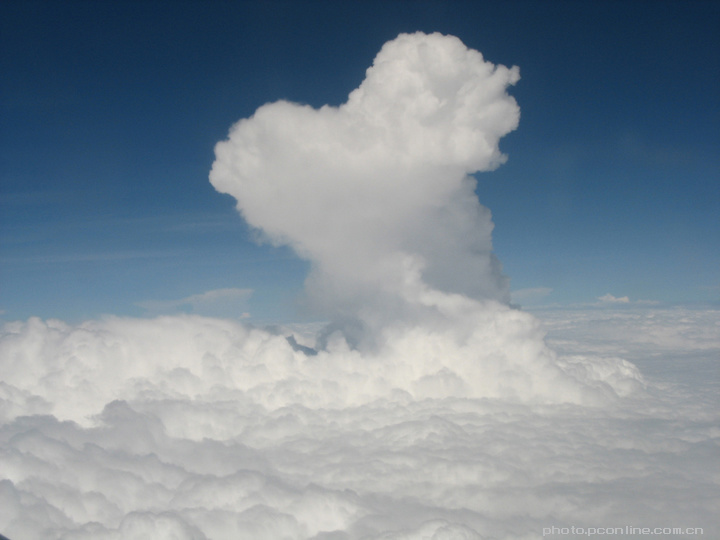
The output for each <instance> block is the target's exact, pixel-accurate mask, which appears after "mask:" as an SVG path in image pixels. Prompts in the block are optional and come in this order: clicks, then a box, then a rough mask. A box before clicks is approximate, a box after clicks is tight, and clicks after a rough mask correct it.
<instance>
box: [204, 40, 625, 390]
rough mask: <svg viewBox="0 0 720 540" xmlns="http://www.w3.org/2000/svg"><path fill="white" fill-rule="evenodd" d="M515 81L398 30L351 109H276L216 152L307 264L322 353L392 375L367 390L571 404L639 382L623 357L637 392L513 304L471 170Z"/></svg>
mask: <svg viewBox="0 0 720 540" xmlns="http://www.w3.org/2000/svg"><path fill="white" fill-rule="evenodd" d="M518 79H519V75H518V69H517V68H506V67H504V66H495V65H493V64H491V63H490V62H487V61H486V60H485V59H484V58H483V56H482V55H481V54H480V53H479V52H477V51H473V50H470V49H468V48H467V47H465V45H464V44H463V43H462V42H461V41H460V40H459V39H457V38H455V37H451V36H443V35H440V34H431V35H427V34H423V33H416V34H402V35H400V36H399V37H398V38H397V39H395V40H393V41H391V42H389V43H386V44H385V45H384V46H383V48H382V49H381V51H380V52H379V53H378V55H377V57H376V58H375V60H374V62H373V65H372V66H371V67H370V68H369V69H368V70H367V73H366V77H365V80H364V81H363V82H362V83H361V84H360V86H359V88H357V89H356V90H353V91H352V92H351V93H350V94H349V96H348V100H347V102H346V103H344V104H343V105H341V106H339V107H330V106H325V107H322V108H320V109H313V108H311V107H308V106H302V105H298V104H293V103H288V102H285V101H281V102H276V103H271V104H268V105H265V106H263V107H261V108H259V109H258V110H257V111H256V112H255V114H254V115H253V116H252V117H251V118H248V119H244V120H241V121H239V122H238V123H237V124H235V125H234V126H233V128H232V129H231V131H230V135H229V138H228V140H226V141H223V142H221V143H219V144H218V145H217V146H216V149H215V154H216V160H215V163H214V164H213V167H212V171H211V173H210V181H211V182H212V184H213V185H214V186H215V188H216V189H218V190H219V191H221V192H224V193H229V194H230V195H232V196H233V197H235V198H236V199H237V201H238V203H237V206H238V209H239V211H240V212H241V213H242V215H243V216H244V217H245V219H246V220H247V221H248V223H250V224H251V225H253V226H254V227H256V228H257V229H259V230H260V231H261V233H262V234H264V235H265V236H266V238H267V239H268V240H269V241H271V242H275V243H278V244H287V245H289V246H290V247H292V248H293V249H294V250H295V251H296V252H297V253H298V254H299V255H300V256H301V257H304V258H306V259H308V260H310V261H311V263H312V270H311V273H310V275H309V277H308V279H307V283H306V289H307V298H308V301H309V303H310V304H311V305H313V306H314V307H315V308H317V309H319V310H320V313H322V314H323V315H324V316H326V317H328V318H329V319H330V320H331V321H332V322H331V324H330V325H329V326H328V328H327V330H326V332H325V334H324V335H321V336H320V338H319V340H318V342H317V344H316V345H317V346H318V347H319V348H320V349H323V350H324V351H325V352H326V354H329V355H330V357H332V358H337V357H338V356H347V357H349V358H355V360H353V362H357V363H358V364H367V363H368V358H373V359H374V360H373V361H374V362H375V363H376V364H377V365H378V366H379V367H378V368H375V369H374V370H373V373H375V374H377V375H378V380H383V381H387V382H386V383H385V384H384V385H383V384H380V386H377V385H374V386H373V390H372V392H377V391H379V390H380V388H382V387H387V388H386V389H390V388H399V389H401V390H403V391H407V392H410V394H411V395H413V396H415V397H419V396H434V397H435V396H439V395H447V394H451V395H455V396H457V395H466V396H475V397H479V396H485V397H510V398H512V399H519V400H533V399H539V400H546V401H573V402H578V401H594V400H597V399H601V394H606V393H607V392H606V391H609V393H610V394H612V393H620V394H622V393H624V392H625V391H626V387H627V386H632V383H637V382H638V380H639V375H638V374H637V373H632V370H630V371H628V370H627V369H626V366H624V365H621V364H620V363H618V364H617V365H616V372H617V374H622V375H621V376H619V377H618V379H622V378H623V377H626V376H629V377H630V379H631V380H632V381H631V383H629V384H628V385H625V384H622V385H620V386H618V385H616V384H614V383H610V382H609V381H611V380H615V379H614V376H607V377H605V376H602V377H600V378H599V379H598V378H597V377H596V375H597V373H596V372H594V371H593V370H592V369H586V368H585V367H584V366H580V365H568V364H566V363H564V362H562V361H558V360H557V359H556V357H555V355H554V353H553V352H552V351H550V350H549V349H548V348H547V347H545V345H544V342H543V339H542V333H541V332H539V331H538V328H537V323H536V322H535V321H534V320H533V318H532V317H531V316H529V315H527V314H525V313H522V312H519V311H517V310H513V309H510V308H509V307H508V305H507V304H508V301H509V289H508V281H507V278H506V277H505V276H504V275H503V274H502V272H501V268H500V263H499V262H498V260H497V259H496V257H495V255H494V254H493V252H492V240H491V232H492V229H493V223H492V220H491V216H490V212H489V210H488V209H486V208H485V207H483V206H482V205H481V204H480V203H479V201H478V199H477V196H476V194H475V180H474V179H473V178H472V177H471V176H469V174H470V173H474V172H477V171H486V170H491V169H493V168H495V167H497V166H498V165H499V164H501V163H502V162H503V161H504V159H505V156H503V154H502V153H501V152H500V151H499V148H498V142H499V139H500V137H502V136H503V135H505V134H506V133H508V132H509V131H511V130H513V129H515V127H516V126H517V124H518V119H519V108H518V106H517V104H516V102H515V100H514V99H513V98H512V97H511V96H509V95H508V93H507V91H506V90H507V88H508V86H509V85H512V84H514V83H515V82H517V80H518ZM358 355H360V356H358ZM363 355H364V356H363ZM320 358H322V356H320V357H319V359H320ZM399 359H403V360H399ZM329 364H330V365H332V364H333V361H330V362H329ZM610 371H612V368H610ZM373 384H374V383H373ZM608 385H609V386H608ZM601 387H602V388H601ZM621 387H622V388H621ZM372 392H371V393H372ZM349 395H350V396H356V395H357V392H350V394H349Z"/></svg>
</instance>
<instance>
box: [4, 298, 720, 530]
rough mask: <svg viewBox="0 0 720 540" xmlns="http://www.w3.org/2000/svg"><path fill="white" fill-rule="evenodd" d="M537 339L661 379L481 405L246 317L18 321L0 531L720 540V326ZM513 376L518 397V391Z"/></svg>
mask: <svg viewBox="0 0 720 540" xmlns="http://www.w3.org/2000/svg"><path fill="white" fill-rule="evenodd" d="M539 324H542V325H543V326H544V327H545V329H546V331H548V332H549V334H548V336H549V339H550V340H551V343H553V345H554V346H555V347H556V348H557V349H558V350H560V351H561V353H562V356H561V357H560V359H565V361H566V363H567V366H573V365H574V366H575V367H576V368H578V369H581V370H582V371H587V370H589V369H592V370H595V371H596V372H597V373H596V376H599V377H608V376H610V375H613V374H614V376H618V371H617V365H616V364H615V361H608V362H604V361H603V359H613V358H617V357H618V356H621V355H622V356H628V355H629V356H630V357H631V358H633V359H634V360H636V361H637V362H638V363H639V364H641V365H642V366H643V369H645V370H647V372H648V373H649V376H650V380H651V384H650V385H648V386H647V387H646V389H645V390H644V391H642V392H638V391H633V392H630V393H628V394H627V395H626V397H624V398H623V399H622V400H617V401H615V402H614V403H613V404H612V405H611V406H601V407H597V406H595V407H588V406H586V405H582V404H577V405H573V404H570V403H558V404H552V403H540V402H518V401H516V400H512V399H510V398H509V396H504V397H499V398H495V399H488V398H479V399H478V398H472V397H467V396H465V397H464V396H463V391H464V390H463V382H464V381H463V380H462V379H461V378H460V377H457V376H453V375H452V374H450V373H448V372H447V371H444V372H443V371H441V372H440V373H436V374H434V375H430V376H428V375H423V372H422V366H420V367H417V366H415V365H413V363H412V362H408V363H407V364H399V365H395V366H394V367H393V368H392V369H393V370H395V371H397V372H399V373H401V376H398V377H397V378H392V376H391V374H389V371H388V368H387V367H386V366H385V364H387V363H388V362H389V360H388V358H387V357H379V356H378V357H373V356H371V355H365V356H363V357H361V356H359V355H358V353H357V352H354V351H351V350H349V349H343V350H337V351H335V352H333V353H332V355H331V353H329V352H323V351H321V352H319V353H318V355H316V356H306V355H304V354H302V353H300V352H298V351H295V350H293V348H292V347H291V346H290V345H289V344H288V342H287V340H286V339H284V337H283V336H282V335H278V334H276V333H269V332H266V331H263V330H259V329H253V328H250V327H246V326H243V325H242V324H241V323H240V322H238V321H229V320H220V319H208V318H202V317H197V316H189V315H184V316H173V317H160V318H157V319H128V318H108V319H104V320H101V321H88V322H86V323H82V324H79V325H67V324H64V323H61V322H59V321H40V320H37V319H31V320H29V321H27V322H15V323H7V324H6V325H4V327H3V328H2V334H1V335H0V362H1V363H2V365H1V367H2V373H3V379H2V382H1V383H0V414H1V415H2V417H1V419H0V531H2V532H3V534H5V535H6V536H8V537H9V538H11V539H13V540H15V539H28V540H36V539H37V540H39V539H42V538H63V539H88V540H89V539H91V538H93V539H120V538H123V539H124V538H168V539H170V538H183V539H184V538H187V539H205V538H207V539H210V538H212V539H214V540H222V539H225V538H227V539H231V538H232V539H235V538H251V537H252V538H256V539H258V540H264V539H267V540H271V539H272V540H275V539H277V538H293V539H298V540H299V539H310V538H316V539H325V540H327V539H340V538H342V539H385V540H389V539H411V540H420V539H426V538H438V539H451V540H459V539H468V538H469V539H477V538H481V539H484V540H490V539H493V540H517V539H531V538H540V536H541V532H542V530H543V528H546V527H550V526H558V527H569V526H572V525H574V526H576V527H605V526H624V525H626V524H631V525H633V526H648V527H656V526H657V527H663V526H683V527H685V526H688V527H704V530H705V536H706V537H712V536H713V535H714V534H716V532H717V531H718V528H717V525H718V524H717V518H716V517H715V509H716V507H717V502H718V501H719V500H720V478H718V477H717V474H715V473H714V472H713V471H715V468H714V464H715V463H716V451H717V446H716V438H717V426H718V420H720V418H718V411H719V410H720V407H718V403H717V396H718V395H720V393H719V392H718V390H719V388H718V379H717V358H718V354H720V339H719V338H718V335H719V334H718V333H717V327H718V324H720V317H719V316H718V312H717V311H711V310H703V311H700V310H697V311H693V310H654V309H646V310H635V311H628V310H626V309H623V310H616V311H608V310H602V311H599V310H587V311H570V312H562V311H559V310H554V311H549V312H547V313H543V314H542V319H541V320H540V322H539ZM593 336H594V338H593ZM578 359H584V360H578ZM626 367H627V369H628V370H632V368H631V366H630V365H629V364H628V365H627V366H626ZM413 370H415V371H413ZM713 370H714V371H713ZM690 373H692V374H694V375H693V376H690V375H689V374H690ZM713 373H715V376H713V375H712V374H713ZM506 376H507V377H509V380H506V381H505V382H506V384H507V385H508V387H512V386H513V381H512V378H513V377H517V376H518V375H517V374H516V373H513V372H512V370H511V369H508V370H507V374H506ZM583 376H588V375H587V374H585V375H583ZM405 379H407V382H406V383H405V382H403V381H405ZM627 380H631V379H630V378H626V379H625V381H627ZM403 385H404V386H403ZM413 392H417V393H418V394H417V396H419V397H414V396H413ZM423 396H424V397H423Z"/></svg>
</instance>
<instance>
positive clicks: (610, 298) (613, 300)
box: [598, 293, 630, 304]
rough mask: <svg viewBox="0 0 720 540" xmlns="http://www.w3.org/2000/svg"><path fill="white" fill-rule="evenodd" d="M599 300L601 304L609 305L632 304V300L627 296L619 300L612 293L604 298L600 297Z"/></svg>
mask: <svg viewBox="0 0 720 540" xmlns="http://www.w3.org/2000/svg"><path fill="white" fill-rule="evenodd" d="M598 300H600V302H603V303H608V304H629V303H630V298H628V297H627V296H621V297H619V298H617V297H615V296H613V295H612V294H610V293H608V294H605V295H603V296H598Z"/></svg>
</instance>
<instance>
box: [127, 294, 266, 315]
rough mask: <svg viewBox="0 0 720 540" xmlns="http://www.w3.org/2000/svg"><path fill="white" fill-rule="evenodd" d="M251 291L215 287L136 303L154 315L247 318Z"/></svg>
mask: <svg viewBox="0 0 720 540" xmlns="http://www.w3.org/2000/svg"><path fill="white" fill-rule="evenodd" d="M252 293H253V290H252V289H237V288H229V289H215V290H212V291H207V292H204V293H201V294H193V295H191V296H188V297H186V298H181V299H179V300H146V301H144V302H138V303H137V304H136V305H137V306H139V307H141V308H143V309H145V310H146V311H148V312H149V313H151V314H154V315H158V314H161V313H164V314H170V313H177V312H189V313H194V314H197V315H206V316H215V317H231V318H247V317H249V316H250V315H249V313H247V312H245V311H244V310H245V309H246V305H247V301H248V299H249V298H250V296H252Z"/></svg>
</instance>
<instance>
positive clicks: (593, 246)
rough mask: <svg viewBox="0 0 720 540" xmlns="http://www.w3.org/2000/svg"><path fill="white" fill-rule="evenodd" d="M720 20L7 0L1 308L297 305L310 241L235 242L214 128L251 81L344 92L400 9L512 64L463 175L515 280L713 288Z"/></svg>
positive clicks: (0, 22) (682, 15) (251, 87)
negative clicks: (478, 160) (468, 172)
mask: <svg viewBox="0 0 720 540" xmlns="http://www.w3.org/2000/svg"><path fill="white" fill-rule="evenodd" d="M718 26H720V4H718V3H717V2H692V1H684V2H652V3H651V2H644V1H643V2H629V1H628V2H569V1H568V2H519V1H510V2H502V3H500V2H467V3H466V2H406V1H402V2H369V1H366V2H263V3H262V4H261V3H259V2H257V3H256V2H150V1H148V2H89V1H87V2H71V1H68V2H62V3H60V2H14V1H10V2H3V3H2V4H1V5H0V62H1V63H0V72H1V73H2V78H1V81H2V82H0V92H1V94H0V107H1V109H0V111H1V113H0V114H1V118H0V126H1V127H0V182H1V185H0V188H1V192H0V310H2V311H3V315H2V317H4V318H5V319H6V320H8V319H22V318H27V317H29V316H32V315H37V316H40V317H57V318H62V319H67V320H80V319H84V318H90V317H97V316H99V315H101V314H108V313H112V314H121V315H144V314H152V309H148V306H153V305H154V306H165V307H166V308H169V307H173V306H174V308H179V307H181V306H188V305H189V306H190V307H191V308H194V309H201V306H202V304H203V302H202V301H198V299H201V298H202V295H203V294H204V293H206V292H208V291H214V290H218V289H243V290H245V289H252V291H253V292H252V295H251V296H249V297H248V296H247V295H243V294H240V293H238V294H235V296H234V297H235V298H238V299H240V301H239V302H238V305H237V312H238V314H240V313H245V312H249V313H250V314H251V315H252V318H253V319H255V320H258V321H270V320H282V321H288V320H293V319H295V318H300V317H301V315H299V314H297V313H296V312H295V298H296V296H297V294H298V293H299V291H300V290H301V288H302V283H303V279H304V277H305V274H306V272H307V264H306V263H305V262H303V261H300V260H298V259H297V258H296V257H295V256H294V255H293V254H292V252H291V251H290V250H289V249H286V248H271V247H268V246H259V245H257V244H256V243H254V242H253V241H252V233H251V231H249V229H248V227H247V226H246V225H245V224H244V223H243V221H242V219H241V218H240V217H239V216H238V214H237V213H236V211H235V209H234V200H233V199H232V198H231V197H229V196H227V195H221V194H219V193H218V192H216V191H215V190H214V189H213V188H212V186H211V185H210V183H209V182H208V173H209V171H210V167H211V165H212V162H213V159H214V156H213V147H214V145H215V144H216V143H217V142H218V141H220V140H222V139H224V138H225V137H226V135H227V131H228V129H229V127H230V126H231V124H233V123H234V122H236V121H237V120H239V119H240V118H245V117H248V116H250V115H252V114H253V112H254V111H255V110H256V109H257V108H258V107H259V106H261V105H262V104H264V103H267V102H272V101H276V100H278V99H287V100H291V101H296V102H301V103H307V104H310V105H312V106H315V107H319V106H322V105H324V104H331V105H339V104H341V103H343V102H344V101H345V99H346V98H347V94H348V93H349V92H350V91H352V90H353V89H354V88H356V87H357V86H358V85H359V83H360V82H361V81H362V79H363V77H364V73H365V70H366V69H367V67H369V66H370V65H371V63H372V60H373V58H374V56H375V54H376V53H377V52H378V51H379V49H380V47H381V46H382V44H383V43H385V42H386V41H388V40H391V39H393V38H394V37H396V36H397V34H399V33H401V32H413V31H416V30H422V31H425V32H432V31H438V32H441V33H445V34H452V35H456V36H457V37H459V38H460V39H461V40H462V41H463V42H464V43H465V44H466V45H467V46H468V47H471V48H474V49H477V50H479V51H481V52H482V53H483V55H484V56H485V57H486V59H487V60H489V61H492V62H494V63H500V64H505V65H508V66H512V65H518V66H519V67H520V73H521V80H520V82H519V83H518V85H517V86H516V87H513V88H512V89H511V94H512V95H513V96H514V97H515V98H516V99H517V101H518V104H519V105H520V109H521V120H520V127H519V129H518V130H517V131H515V132H513V133H511V134H510V135H508V136H507V137H506V138H504V139H503V140H502V141H501V149H502V150H503V151H504V152H505V153H507V154H508V155H509V160H508V162H507V163H506V164H505V165H503V166H502V167H500V168H499V169H498V170H496V171H494V172H491V173H481V174H478V180H479V185H478V189H477V192H478V196H479V198H480V201H481V202H482V203H483V204H484V205H485V206H487V207H489V208H490V209H491V211H492V212H493V216H494V221H495V225H496V228H495V232H494V242H495V249H496V253H497V254H498V256H499V258H500V260H501V261H502V262H503V264H504V268H505V272H506V273H507V274H508V275H509V276H510V278H511V283H512V288H513V290H518V291H521V290H533V289H536V290H537V294H536V295H535V296H534V297H533V295H532V294H531V293H529V292H528V293H526V294H525V295H524V296H523V295H520V296H519V298H521V299H522V302H521V303H527V304H528V305H532V304H533V303H535V304H536V305H538V304H547V305H556V304H557V305H575V304H584V303H592V302H596V301H597V298H598V297H600V296H603V295H606V294H611V295H613V296H614V297H617V298H622V297H625V296H627V297H628V298H629V299H630V300H631V301H634V302H635V301H640V300H645V301H654V302H660V303H661V304H697V303H714V304H717V303H718V298H719V295H720V288H719V286H720V282H719V280H718V276H719V275H720V271H719V270H720V256H719V250H718V246H719V245H720V223H719V221H720V219H719V218H718V215H720V194H719V193H720V157H719V153H718V148H720V130H718V126H719V125H720V105H719V104H718V102H719V101H720V100H718V97H720V81H719V77H718V73H719V72H720V37H718V36H717V32H716V28H717V27H718ZM543 291H544V293H543ZM226 307H227V306H226ZM226 314H227V313H223V315H226Z"/></svg>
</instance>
